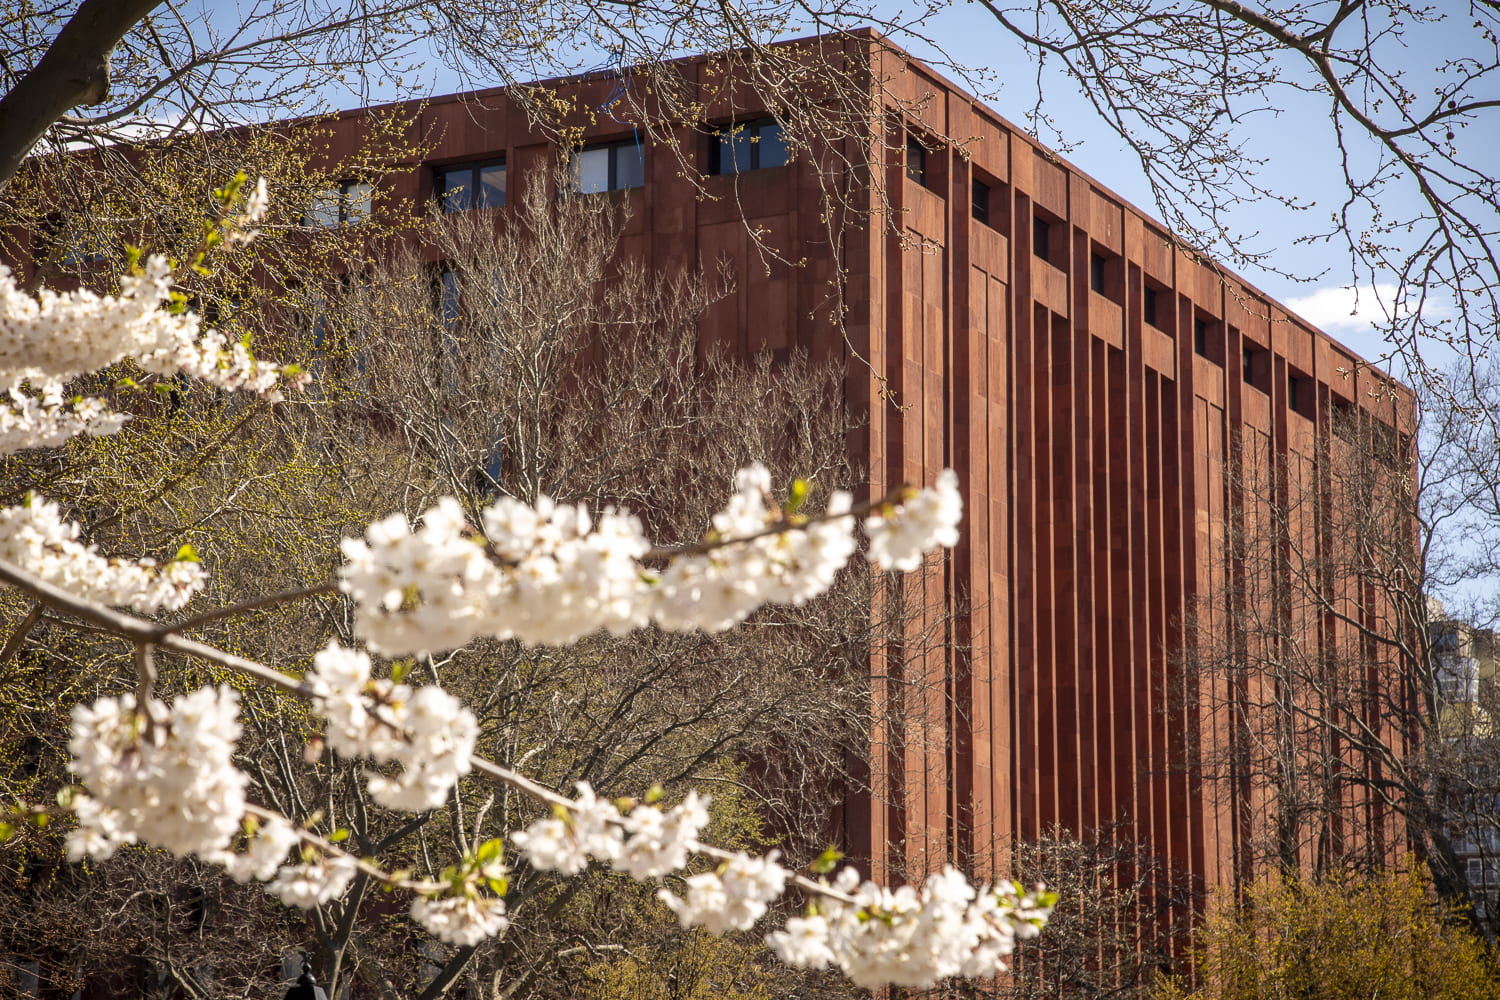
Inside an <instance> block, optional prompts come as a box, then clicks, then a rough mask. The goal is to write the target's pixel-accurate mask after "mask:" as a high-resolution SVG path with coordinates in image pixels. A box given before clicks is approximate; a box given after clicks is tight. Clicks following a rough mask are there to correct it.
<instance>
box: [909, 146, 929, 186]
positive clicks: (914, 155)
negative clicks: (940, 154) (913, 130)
mask: <svg viewBox="0 0 1500 1000" xmlns="http://www.w3.org/2000/svg"><path fill="white" fill-rule="evenodd" d="M906 179H907V180H911V181H916V182H917V183H918V184H921V185H923V186H924V187H925V186H926V184H927V147H926V146H924V145H922V142H921V140H920V139H918V138H917V137H916V136H914V135H909V136H907V137H906Z"/></svg>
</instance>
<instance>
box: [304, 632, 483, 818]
mask: <svg viewBox="0 0 1500 1000" xmlns="http://www.w3.org/2000/svg"><path fill="white" fill-rule="evenodd" d="M307 682H308V684H309V685H310V687H311V690H312V695H313V706H314V708H315V709H316V710H317V712H318V713H319V714H321V715H323V716H324V717H326V718H327V719H328V745H329V746H330V747H332V748H333V749H334V750H336V751H337V752H339V753H341V754H344V755H345V756H348V757H367V758H369V759H371V760H374V761H376V762H378V763H382V764H384V763H396V764H399V765H400V767H401V770H400V772H399V773H398V774H397V775H396V776H394V777H391V776H387V775H384V774H375V773H371V774H369V775H367V779H368V783H369V789H370V796H371V797H372V798H373V799H374V800H375V801H376V802H377V803H379V804H380V805H382V806H384V807H385V808H387V809H399V810H409V811H412V812H422V811H424V810H427V809H436V808H437V807H438V806H440V805H442V804H443V803H444V801H446V800H447V798H448V792H449V791H450V790H451V789H452V788H453V785H454V784H455V783H456V782H457V781H458V779H459V777H460V776H461V775H464V774H468V773H469V767H470V764H469V755H470V754H471V753H472V752H473V750H474V741H475V739H476V738H478V735H479V723H478V721H477V720H475V718H474V713H473V712H470V711H469V710H468V709H467V708H465V707H464V706H463V704H462V703H461V702H460V701H459V700H458V699H457V698H454V697H453V696H452V695H450V694H448V693H447V692H446V691H444V690H443V689H442V688H440V687H436V686H428V687H423V688H418V689H417V690H415V691H413V690H412V689H411V688H410V687H408V686H407V685H405V684H397V683H395V682H393V681H391V680H389V679H387V678H381V679H378V680H377V679H374V678H372V677H371V676H370V657H369V655H368V654H366V653H364V652H363V651H360V650H353V649H345V648H344V647H343V646H340V645H339V644H338V643H337V642H329V644H328V646H327V647H326V648H325V649H323V651H322V652H320V653H318V654H317V655H316V656H315V657H313V670H312V672H311V673H309V674H308V675H307Z"/></svg>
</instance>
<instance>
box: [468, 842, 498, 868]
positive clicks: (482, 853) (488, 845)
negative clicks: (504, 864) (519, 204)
mask: <svg viewBox="0 0 1500 1000" xmlns="http://www.w3.org/2000/svg"><path fill="white" fill-rule="evenodd" d="M504 858H505V841H504V840H503V839H502V838H500V837H496V838H495V839H494V840H486V841H485V842H484V843H482V844H480V845H479V850H477V851H475V852H474V860H475V861H477V862H479V863H480V864H482V865H487V864H489V863H490V862H491V861H501V860H503V859H504Z"/></svg>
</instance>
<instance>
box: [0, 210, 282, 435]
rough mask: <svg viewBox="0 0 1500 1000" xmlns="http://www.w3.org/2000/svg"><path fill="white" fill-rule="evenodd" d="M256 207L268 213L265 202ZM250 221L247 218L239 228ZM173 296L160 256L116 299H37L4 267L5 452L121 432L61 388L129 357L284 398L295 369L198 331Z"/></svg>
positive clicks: (49, 295) (1, 378)
mask: <svg viewBox="0 0 1500 1000" xmlns="http://www.w3.org/2000/svg"><path fill="white" fill-rule="evenodd" d="M251 201H252V203H255V204H252V206H251V207H252V208H255V209H256V210H257V211H264V208H263V204H261V203H263V201H264V198H263V197H262V198H260V202H256V195H252V196H251ZM249 221H253V219H252V215H251V214H250V213H249V212H247V213H246V215H244V216H242V217H241V222H245V223H246V224H248V222H249ZM234 231H235V232H241V231H242V230H238V229H237V230H234ZM171 292H172V268H171V266H170V265H169V264H168V262H167V260H166V258H164V257H160V256H151V257H149V258H147V260H146V261H145V263H144V266H143V267H141V268H140V269H139V270H138V271H137V272H136V273H132V274H126V275H123V276H122V277H121V278H120V292H119V294H118V295H99V294H97V293H95V292H92V291H90V290H88V289H86V288H84V289H78V290H76V291H71V292H56V291H52V290H50V289H43V290H42V291H41V292H39V293H38V294H37V295H36V296H35V297H33V296H32V295H30V294H29V293H27V292H26V291H25V290H23V289H22V288H21V287H20V286H19V285H18V284H17V283H16V279H15V275H14V274H13V273H12V272H11V270H10V269H9V268H8V267H6V266H4V265H3V264H0V391H4V392H6V393H8V394H9V397H10V402H9V403H5V404H0V454H9V453H11V452H15V451H19V450H21V449H23V448H36V447H51V446H55V445H57V444H60V443H61V442H62V441H64V440H66V439H67V438H68V437H70V436H72V435H73V434H76V433H80V432H87V433H93V434H111V433H114V432H115V431H117V430H119V429H120V426H121V425H122V424H123V423H124V421H125V419H126V417H125V416H124V415H121V414H115V413H111V412H109V411H108V410H107V409H106V408H105V407H104V404H103V403H102V402H99V401H97V400H95V401H91V402H89V403H87V404H84V403H83V402H82V401H75V402H71V403H64V402H63V385H64V383H66V382H67V381H68V380H69V379H72V378H75V377H77V376H79V375H82V374H84V373H86V372H92V371H98V370H99V369H101V368H105V367H108V366H109V365H112V364H114V363H115V362H117V361H121V360H123V359H125V358H131V359H134V361H135V362H136V363H137V364H139V365H140V366H141V367H142V368H143V369H145V370H146V371H148V372H152V373H155V374H160V375H174V374H177V373H179V372H181V373H185V374H188V375H192V376H196V377H198V378H201V379H204V380H205V381H207V382H209V383H211V384H213V385H216V386H219V387H220V388H223V389H250V390H253V391H255V392H257V393H260V394H261V395H263V396H266V397H268V398H272V399H277V398H280V397H279V394H278V391H277V386H278V384H280V383H281V382H282V380H283V378H284V377H290V376H291V373H290V371H289V370H287V369H283V368H281V367H280V366H277V365H274V364H269V363H267V362H264V361H260V360H258V359H257V358H255V356H254V355H253V354H251V353H250V350H249V348H248V347H246V346H245V345H244V344H241V343H235V344H230V343H229V342H228V340H227V339H226V338H225V336H224V335H223V334H222V333H220V332H218V331H217V330H208V331H202V330H200V321H199V317H198V316H197V314H196V313H193V312H190V311H186V310H183V311H178V312H174V311H173V310H171V309H168V308H165V306H166V304H167V303H168V302H169V300H170V297H171ZM292 382H293V384H300V383H299V382H298V380H297V379H295V378H293V379H292Z"/></svg>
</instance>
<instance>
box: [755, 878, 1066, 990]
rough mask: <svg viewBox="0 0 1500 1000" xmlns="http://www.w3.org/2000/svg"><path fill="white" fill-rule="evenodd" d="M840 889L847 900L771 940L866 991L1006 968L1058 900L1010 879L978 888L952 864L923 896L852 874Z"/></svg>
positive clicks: (781, 953)
mask: <svg viewBox="0 0 1500 1000" xmlns="http://www.w3.org/2000/svg"><path fill="white" fill-rule="evenodd" d="M832 888H833V889H834V890H835V891H836V892H837V893H839V894H840V895H841V896H843V897H846V899H840V898H838V897H834V896H825V897H822V898H820V899H818V901H817V904H816V912H814V913H813V914H811V915H809V916H806V917H793V918H792V919H790V920H788V921H787V924H786V929H785V930H781V931H774V932H772V933H771V934H768V935H767V936H766V943H767V944H768V945H770V946H771V949H772V950H773V951H774V952H776V955H777V957H778V958H780V959H781V960H782V961H783V962H785V963H786V964H788V965H790V966H793V967H796V968H824V967H826V966H828V965H836V966H838V968H839V969H840V970H842V971H843V973H844V974H845V975H846V976H848V977H849V979H850V980H851V981H853V982H854V983H855V984H856V985H858V986H866V987H875V986H883V985H887V984H889V985H893V986H910V987H917V988H924V987H930V986H934V985H936V984H937V983H938V982H940V981H942V980H943V979H946V978H949V977H950V976H964V977H966V978H971V979H975V978H984V977H988V976H994V975H996V974H997V973H999V972H1003V971H1005V967H1006V966H1005V958H1006V956H1008V955H1010V954H1011V953H1012V952H1013V951H1014V950H1015V943H1016V941H1017V939H1022V938H1029V937H1034V936H1035V935H1036V934H1037V933H1038V932H1039V931H1040V930H1041V928H1042V926H1043V925H1044V924H1045V923H1046V922H1047V918H1048V917H1049V916H1050V914H1051V912H1052V904H1053V902H1054V901H1055V897H1053V896H1052V895H1051V894H1050V893H1045V892H1042V891H1041V890H1037V891H1035V892H1030V893H1027V892H1023V891H1022V890H1021V889H1020V887H1019V886H1017V885H1016V884H1015V883H1012V882H1002V883H998V884H996V885H993V886H988V885H987V886H983V887H981V888H979V889H975V888H974V886H972V885H970V884H969V882H968V880H967V879H965V878H964V877H963V875H961V874H960V873H959V872H957V871H955V870H954V869H953V868H952V867H951V866H949V867H945V868H944V869H943V870H942V871H941V872H939V873H937V874H935V875H933V876H932V877H930V878H929V879H928V880H927V882H926V884H925V885H924V886H923V887H922V888H921V890H917V889H915V888H913V887H912V886H901V887H900V888H898V889H889V888H886V887H884V886H881V885H877V884H876V883H874V882H869V881H866V882H864V883H863V884H861V882H860V879H859V874H858V872H856V871H855V870H854V869H853V868H845V869H843V870H842V871H841V872H839V874H838V875H837V876H836V877H835V879H834V883H833V886H832Z"/></svg>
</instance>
